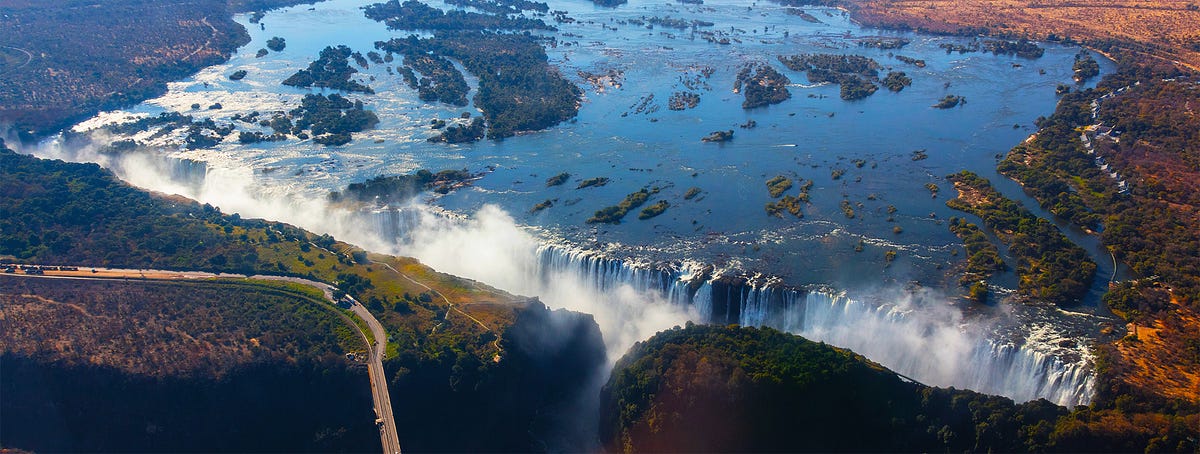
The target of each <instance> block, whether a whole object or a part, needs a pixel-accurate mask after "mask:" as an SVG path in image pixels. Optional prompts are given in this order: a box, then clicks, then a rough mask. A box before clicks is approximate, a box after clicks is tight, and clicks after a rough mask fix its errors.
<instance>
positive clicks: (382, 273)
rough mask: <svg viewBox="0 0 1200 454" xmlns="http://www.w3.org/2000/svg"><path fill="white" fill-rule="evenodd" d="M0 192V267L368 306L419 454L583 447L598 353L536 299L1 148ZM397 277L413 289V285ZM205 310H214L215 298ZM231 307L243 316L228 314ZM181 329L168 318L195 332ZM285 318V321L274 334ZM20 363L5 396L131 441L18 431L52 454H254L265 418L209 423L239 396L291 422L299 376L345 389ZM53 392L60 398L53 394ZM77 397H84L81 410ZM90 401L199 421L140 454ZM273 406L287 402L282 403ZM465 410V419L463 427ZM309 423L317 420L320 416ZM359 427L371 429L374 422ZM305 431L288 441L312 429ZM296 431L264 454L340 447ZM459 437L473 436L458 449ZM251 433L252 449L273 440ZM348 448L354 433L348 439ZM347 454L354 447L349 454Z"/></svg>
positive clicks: (304, 341) (257, 375)
mask: <svg viewBox="0 0 1200 454" xmlns="http://www.w3.org/2000/svg"><path fill="white" fill-rule="evenodd" d="M0 189H2V190H0V214H2V215H3V216H0V255H11V256H15V258H16V259H18V260H19V261H24V262H35V263H42V264H69V265H75V266H113V267H117V266H120V267H128V268H139V269H147V268H155V269H185V270H207V271H214V272H216V271H225V272H235V273H266V274H276V275H293V276H303V277H306V278H309V279H313V280H318V281H323V282H328V283H332V284H335V285H338V286H339V287H341V290H342V291H345V292H346V293H350V294H351V295H353V296H354V297H355V298H356V299H358V300H359V301H362V302H363V303H364V304H365V305H366V306H367V307H368V308H369V309H370V310H371V312H372V314H374V315H375V316H376V318H378V319H379V320H380V321H381V323H383V325H384V327H385V329H386V330H387V332H388V339H386V342H387V345H388V359H387V360H386V361H385V363H384V367H385V369H386V370H387V374H388V376H389V377H392V380H391V382H390V384H389V387H390V388H391V393H392V394H391V395H392V397H393V399H395V401H396V402H397V403H398V405H404V406H405V408H408V409H413V411H411V412H404V413H398V415H407V416H400V418H399V419H398V420H397V423H398V426H399V427H400V430H401V438H402V439H403V440H405V443H406V446H411V447H412V449H417V450H430V449H435V448H438V449H446V450H451V451H492V450H507V451H530V450H535V449H540V448H538V446H541V445H540V443H541V442H540V441H539V440H543V439H545V434H549V433H554V434H556V436H559V435H561V436H562V437H564V438H570V437H571V436H579V435H578V434H576V435H569V434H571V430H574V429H578V428H579V427H580V426H579V423H578V422H577V420H576V419H574V418H577V417H578V412H576V411H572V409H573V408H578V407H577V405H581V404H580V403H579V402H578V401H577V399H579V398H580V396H583V394H582V393H581V391H582V389H585V388H584V387H587V386H590V385H589V384H588V383H589V380H593V379H595V377H598V376H599V373H598V368H600V367H604V361H605V360H604V358H605V355H604V345H603V341H602V339H601V337H600V334H599V328H598V326H597V325H596V324H595V322H594V321H593V320H592V319H591V317H590V316H583V315H579V314H574V313H570V312H566V311H549V310H548V309H546V307H545V306H543V305H541V304H540V303H536V300H533V301H530V300H527V299H522V298H519V297H515V296H513V295H510V294H507V293H504V292H501V291H498V290H495V289H491V288H488V287H487V286H485V285H483V284H481V283H478V282H473V281H467V280H464V279H461V278H457V277H454V276H449V275H445V274H441V273H437V272H435V271H433V270H431V269H429V268H427V267H425V266H423V265H421V264H420V263H419V262H417V261H416V260H414V259H408V258H402V257H390V256H382V255H374V254H367V253H366V252H364V251H361V250H358V249H356V248H354V247H353V246H350V245H348V244H344V243H340V242H337V241H336V240H335V239H334V238H332V237H330V236H328V235H315V234H312V233H309V232H305V231H303V230H300V229H298V228H295V227H292V226H289V225H286V224H281V223H276V222H266V221H261V220H246V219H242V218H240V217H239V216H237V215H236V214H235V215H224V214H222V213H221V212H220V210H219V209H218V208H216V207H212V206H208V205H200V204H198V203H196V202H193V201H190V200H186V199H181V198H179V197H163V196H156V195H152V194H150V193H147V192H145V191H142V190H139V189H136V188H133V187H132V186H129V185H127V184H125V183H123V182H121V181H120V180H118V179H117V178H116V177H115V176H113V175H112V173H110V172H108V171H106V170H103V169H101V168H100V167H99V166H96V165H95V164H74V163H65V162H62V161H53V160H42V159H37V158H34V157H31V156H25V155H19V154H16V153H14V152H12V151H10V150H8V149H6V148H3V146H2V145H0ZM9 260H12V259H9ZM400 273H404V276H413V279H420V282H421V284H417V283H416V282H413V281H411V280H408V279H406V278H404V277H402V276H401V274H400ZM0 278H3V277H0ZM4 279H7V278H4ZM422 284H423V285H422ZM424 285H428V286H429V287H424ZM430 288H432V289H434V290H436V291H437V292H438V293H439V294H440V295H442V296H444V297H445V298H447V299H448V300H449V301H453V302H454V303H455V306H454V309H453V310H451V309H450V307H449V306H448V305H447V302H446V301H445V300H442V299H441V298H434V297H431V294H430V290H429V289H430ZM214 291H215V290H214ZM192 293H196V294H200V295H207V293H203V292H192ZM168 295H169V294H168ZM210 296H211V295H210ZM231 298H232V297H231ZM256 300H259V301H265V300H262V299H256ZM212 301H223V299H222V298H216V297H214V299H213V300H212ZM6 307H7V306H6ZM5 310H7V309H5ZM221 310H226V309H224V308H223V309H221ZM228 310H236V307H231V308H228ZM289 311H291V312H296V316H298V317H302V316H304V315H303V314H304V311H300V310H296V309H289ZM207 313H208V315H216V314H219V313H221V312H220V311H208V312H207ZM468 315H469V316H471V317H474V319H477V320H481V322H482V323H483V325H482V326H481V325H480V324H477V323H475V322H474V321H473V320H472V319H468V318H467V316H468ZM189 317H190V316H188V317H183V316H180V317H177V318H180V319H185V320H193V319H192V318H189ZM229 317H230V318H231V319H233V320H240V321H239V322H238V323H239V325H238V326H239V329H241V330H243V331H241V333H243V334H252V333H255V332H257V331H255V330H256V329H258V327H261V326H265V325H261V323H262V322H261V321H258V319H257V318H256V316H255V315H254V314H253V313H238V314H229ZM247 317H248V318H247ZM218 319H219V318H201V319H195V320H194V323H198V325H194V326H200V327H203V326H206V325H204V323H213V322H215V321H216V320H218ZM288 320H290V319H289V318H283V319H280V320H277V321H276V322H273V323H285V322H288ZM188 323H192V322H188ZM288 323H290V322H288ZM189 329H191V328H189ZM197 329H201V328H197ZM263 329H266V328H263ZM556 329H564V330H566V331H565V332H567V333H568V334H564V335H562V336H545V335H544V334H545V333H546V332H549V331H553V330H556ZM3 332H6V333H7V332H11V331H8V330H6V331H3ZM336 332H337V330H334V333H336ZM293 335H295V336H301V335H300V334H298V333H296V332H292V333H291V334H289V335H288V337H287V338H280V339H278V341H279V343H278V344H276V345H278V346H280V347H281V348H282V351H283V352H295V354H303V352H306V351H310V350H312V349H314V348H316V349H320V348H321V347H318V346H317V345H316V343H319V342H324V341H321V340H320V339H329V336H328V333H327V332H320V333H318V332H314V331H310V330H307V329H305V330H304V334H303V335H302V336H301V337H292V336H293ZM265 336H266V335H264V336H260V342H263V341H265ZM272 339H274V338H272ZM215 340H216V339H215V338H214V341H215ZM551 340H552V342H551ZM497 341H498V342H497ZM38 345H39V346H44V345H45V344H42V343H39V344H38ZM497 347H499V348H497ZM312 351H318V350H312ZM13 358H14V359H11V360H10V359H9V357H5V359H4V361H5V364H6V367H5V368H4V369H3V371H0V373H3V374H8V373H21V374H25V375H22V376H21V377H16V378H14V377H11V376H7V375H6V376H5V377H4V378H5V379H4V380H3V386H20V387H21V388H22V389H38V388H37V387H36V386H33V384H31V383H30V382H29V381H28V377H37V376H41V377H46V378H45V379H44V380H43V383H42V385H44V386H47V387H52V388H51V389H52V392H57V393H58V394H59V395H62V396H68V397H69V398H71V399H74V400H77V401H78V400H79V399H82V402H88V404H87V405H88V406H87V407H86V408H88V410H87V412H91V411H92V410H91V409H92V408H95V409H97V410H96V411H97V412H100V413H98V414H96V416H94V417H93V416H92V415H93V413H88V414H86V415H83V416H84V419H82V420H80V422H78V423H76V422H70V423H71V424H85V425H86V426H87V427H88V429H87V430H85V431H83V432H81V433H88V434H97V435H96V436H98V437H99V436H106V435H104V434H108V433H113V434H116V435H115V436H116V437H117V438H119V439H118V440H117V442H118V443H129V444H111V443H110V441H111V440H109V441H105V440H107V439H104V440H99V441H97V440H91V439H89V440H85V441H81V442H75V443H74V444H71V441H70V440H68V439H65V438H62V437H53V436H50V435H46V434H44V433H43V432H38V431H30V432H22V433H29V434H31V436H33V437H35V438H38V439H39V440H49V441H61V442H63V443H64V444H62V445H40V444H39V445H30V446H49V447H47V448H45V449H47V450H54V449H66V450H72V447H75V446H80V447H82V448H80V449H85V450H86V449H96V450H105V451H107V450H124V449H126V448H123V447H124V446H132V447H129V448H127V449H135V450H138V449H140V450H176V449H173V447H176V445H175V444H171V443H183V444H186V445H187V446H213V448H212V449H214V450H255V449H261V448H256V446H259V445H257V444H251V443H250V442H247V443H243V441H245V438H239V437H241V435H240V434H242V433H244V432H240V431H241V430H245V429H247V428H258V427H261V426H262V420H263V419H264V418H262V417H257V416H256V415H260V414H261V413H259V412H258V407H254V408H253V409H250V408H245V409H246V410H247V411H246V412H245V415H246V416H247V417H254V418H256V421H257V422H256V423H254V424H251V423H249V422H246V423H244V424H240V425H237V426H235V427H229V426H222V425H221V424H223V423H237V422H239V421H242V420H241V419H237V418H231V417H217V416H214V415H220V414H224V413H225V412H224V411H222V410H221V408H223V407H221V406H223V405H227V404H228V402H230V401H232V402H238V403H240V404H244V402H243V400H246V399H248V398H246V397H240V396H243V395H244V393H245V392H247V390H257V389H262V388H269V387H271V386H272V384H274V385H277V388H278V389H279V391H280V394H279V396H274V395H272V396H266V397H264V399H263V400H261V401H256V403H261V404H262V406H263V408H266V409H274V410H276V411H279V410H280V409H284V410H283V411H284V412H285V413H287V414H289V415H295V416H305V415H308V414H309V412H307V411H299V410H286V409H289V408H293V406H294V405H296V403H298V402H304V400H296V396H306V395H310V394H312V393H313V392H314V391H312V390H311V389H310V388H304V387H303V386H301V385H299V384H298V385H296V386H292V385H291V382H290V381H289V380H292V379H293V378H295V377H301V378H300V379H301V380H310V381H311V382H312V383H318V384H319V383H322V382H321V380H333V381H336V380H340V378H338V377H335V376H331V375H328V374H324V375H322V374H316V375H313V374H310V373H308V372H304V370H306V369H304V368H303V367H301V369H300V371H299V372H298V375H297V372H294V370H293V369H291V368H288V367H279V366H276V365H270V366H263V367H257V366H255V367H252V368H250V369H248V370H246V371H244V372H239V373H233V374H231V375H230V376H229V378H228V380H227V381H225V382H220V383H218V384H217V385H212V384H210V382H208V381H201V382H198V383H197V382H190V381H185V382H183V383H180V384H178V385H174V384H172V383H173V382H172V381H170V380H168V381H167V382H166V383H165V384H164V383H162V382H161V381H160V380H157V379H146V378H139V377H132V378H131V377H129V376H127V375H126V374H123V373H121V372H115V371H112V370H110V369H107V368H103V367H94V366H82V367H74V366H66V365H53V364H47V363H43V362H40V361H37V360H27V359H22V358H21V357H13ZM501 359H502V360H501ZM8 365H13V367H8ZM14 371H15V372H14ZM22 377H24V378H22ZM359 377H361V376H359ZM17 378H21V379H20V380H18V379H17ZM243 378H244V379H243ZM356 380H357V379H356ZM364 380H365V378H364ZM306 383H308V382H306ZM80 384H82V385H80ZM77 385H80V386H83V387H80V386H77ZM338 386H342V387H349V385H344V384H341V385H338ZM14 389H16V388H14ZM58 389H64V390H67V391H69V392H66V391H53V390H58ZM82 390H87V391H86V392H87V393H90V394H87V395H84V396H82V397H76V396H79V392H80V391H82ZM4 391H5V395H12V394H9V392H10V390H9V389H7V388H6V389H5V390H4ZM14 392H15V391H14ZM96 392H103V393H107V395H108V396H114V395H122V394H121V393H131V392H132V393H134V394H135V395H134V397H132V398H131V399H130V401H129V404H128V406H126V407H124V408H127V409H129V410H130V411H142V410H140V409H144V408H152V409H153V408H158V410H153V411H151V410H146V414H151V415H158V414H162V413H164V412H162V411H161V410H162V409H163V408H167V409H171V411H169V412H166V413H167V414H168V415H170V416H169V417H168V416H164V418H173V419H169V421H178V420H183V421H191V422H190V423H189V422H184V423H178V424H177V423H174V422H172V424H171V427H172V429H171V430H164V432H163V433H164V434H174V433H176V432H173V430H174V429H173V428H175V427H189V426H188V424H195V427H194V429H195V430H194V431H193V432H189V434H186V435H182V436H178V437H173V438H171V437H166V436H164V438H163V440H166V441H161V442H156V443H157V444H145V445H142V444H138V443H141V442H142V440H143V438H139V437H138V436H134V435H130V436H128V437H125V436H123V435H121V434H126V433H129V432H126V429H127V428H126V427H124V426H122V425H121V424H124V422H127V421H128V422H132V421H139V420H137V419H136V418H128V417H126V416H124V415H123V414H114V413H112V412H113V411H120V409H116V410H114V409H113V408H111V407H112V406H111V400H110V399H108V398H106V399H105V400H104V401H103V402H101V403H94V404H93V402H94V398H95V393H96ZM353 392H354V393H361V394H359V395H365V394H366V393H367V392H368V387H367V386H366V384H365V383H358V382H356V383H355V384H354V385H353ZM17 394H20V393H17ZM22 396H29V397H30V399H32V400H30V401H25V400H18V399H4V400H3V401H2V402H0V404H2V405H13V406H16V407H17V408H32V407H30V406H36V405H40V404H38V402H42V401H43V400H45V398H46V397H45V396H46V395H45V394H36V393H30V394H22ZM89 396H90V397H89ZM212 396H220V398H217V397H212ZM321 396H339V397H338V402H340V404H342V405H344V404H349V402H346V401H345V398H344V397H341V394H333V393H322V394H321ZM277 397H279V398H285V399H286V400H284V401H280V400H279V399H277ZM225 398H230V399H231V400H225ZM88 399H93V400H88ZM180 399H182V401H181V400H180ZM366 401H367V402H368V404H367V405H366V406H363V407H361V408H362V409H365V410H366V411H367V412H368V415H369V412H370V407H369V398H367V399H366ZM162 405H167V406H166V407H163V406H162ZM155 406H157V407H155ZM243 407H245V405H243ZM6 408H8V407H6ZM39 408H43V409H44V407H39ZM80 408H84V407H80ZM177 408H195V409H196V412H194V413H191V412H177V411H174V409H177ZM309 408H311V407H309ZM356 408H357V407H356ZM251 410H253V411H251ZM40 411H44V410H38V409H35V410H31V413H30V414H40V413H38V412H40ZM463 412H466V413H467V414H471V415H474V416H473V417H472V418H463V417H462V415H463V414H464V413H463ZM235 413H236V412H235ZM312 416H314V417H322V415H319V414H318V415H312ZM49 417H53V415H50V416H49ZM331 417H332V416H331ZM189 418H191V419H189ZM37 421H42V420H40V419H39V420H37ZM366 421H367V422H368V423H369V421H370V419H369V418H368V419H366ZM451 421H453V424H451ZM10 422H13V419H12V418H5V419H4V424H9V423H10ZM213 425H217V426H215V427H217V428H216V429H213V431H216V432H221V431H224V433H230V434H235V435H236V436H228V437H226V438H220V437H212V439H210V440H205V441H204V442H194V441H193V438H191V437H193V436H196V435H198V434H205V433H212V432H205V430H207V428H209V427H214V426H213ZM560 425H568V426H569V427H560ZM39 427H40V428H39V429H38V430H45V428H47V427H49V428H57V427H59V426H57V425H53V424H51V425H48V426H39ZM146 427H147V425H146V424H145V423H144V420H142V423H141V424H138V425H136V427H133V429H136V430H143V431H144V430H145V428H146ZM307 427H308V426H297V427H293V428H290V429H296V430H307ZM367 427H368V428H369V430H370V433H371V435H370V438H371V439H373V440H378V438H377V435H375V431H374V428H371V427H370V426H369V425H368V426H367ZM9 433H12V432H10V431H8V430H5V431H4V434H5V438H4V441H6V446H8V444H7V440H9V438H8V434H9ZM254 433H258V432H257V431H255V432H254ZM292 433H293V432H289V431H287V430H281V431H280V432H279V434H281V435H280V436H284V437H289V438H288V440H287V441H286V442H281V443H279V444H277V445H272V446H285V447H291V449H293V450H320V451H327V450H330V449H331V448H330V447H329V446H328V445H324V444H320V443H335V442H336V440H337V439H336V437H337V436H338V433H341V432H339V431H337V430H336V428H335V430H334V431H333V432H330V433H325V432H322V433H323V434H324V435H322V434H318V436H317V437H316V438H313V437H312V436H310V435H308V434H305V435H300V436H293V435H290V434H292ZM39 434H41V435H39ZM463 434H470V435H471V436H464V437H455V436H453V435H463ZM259 435H260V436H259V437H258V438H254V439H252V440H251V442H257V443H261V442H265V441H270V440H274V438H270V437H262V436H261V434H259ZM346 436H352V435H351V434H349V433H347V434H346ZM329 437H335V438H329ZM155 439H157V438H155ZM255 440H257V441H255ZM309 440H315V441H312V442H311V443H313V444H311V445H309V444H305V443H309ZM322 440H325V441H322ZM106 443H107V444H106ZM564 443H567V442H565V441H564ZM586 443H587V440H586V439H584V440H580V439H571V440H570V442H569V443H568V446H582V445H584V444H586ZM56 446H57V447H58V448H55V447H56ZM139 446H140V447H139ZM306 446H310V447H306ZM339 446H340V445H339ZM346 446H349V447H350V449H354V446H355V445H352V444H348V445H346ZM87 447H95V448H87ZM178 449H183V448H182V447H179V448H178ZM564 449H565V448H564ZM364 450H365V448H364Z"/></svg>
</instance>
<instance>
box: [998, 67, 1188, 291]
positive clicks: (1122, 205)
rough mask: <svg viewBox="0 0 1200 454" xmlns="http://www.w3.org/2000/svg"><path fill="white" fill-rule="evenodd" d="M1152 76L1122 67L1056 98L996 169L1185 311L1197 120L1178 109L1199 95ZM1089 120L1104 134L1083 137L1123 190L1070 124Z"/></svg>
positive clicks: (1151, 72) (1079, 124)
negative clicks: (1157, 284) (1156, 280)
mask: <svg viewBox="0 0 1200 454" xmlns="http://www.w3.org/2000/svg"><path fill="white" fill-rule="evenodd" d="M1162 79H1163V74H1162V73H1160V72H1156V70H1153V69H1141V70H1139V69H1136V68H1128V69H1125V70H1123V72H1122V73H1120V74H1115V75H1111V76H1109V77H1108V78H1106V79H1105V81H1103V82H1102V83H1101V86H1100V87H1098V88H1097V89H1092V90H1085V91H1079V92H1075V93H1071V94H1068V95H1065V96H1064V97H1063V98H1062V100H1061V101H1060V103H1059V106H1058V108H1057V109H1056V110H1055V113H1054V114H1053V115H1052V116H1050V117H1049V118H1046V119H1043V120H1042V121H1041V122H1040V126H1041V132H1039V133H1038V135H1037V137H1036V139H1035V140H1033V141H1031V142H1029V143H1026V144H1023V145H1020V146H1018V147H1016V148H1014V149H1013V150H1012V151H1011V152H1010V153H1009V155H1008V157H1007V158H1006V159H1005V160H1004V161H1003V162H1002V163H1001V164H1000V167H999V169H1000V171H1001V172H1002V173H1004V174H1005V175H1007V176H1009V177H1012V178H1014V179H1016V180H1017V181H1020V182H1021V184H1022V185H1023V186H1024V187H1025V188H1026V190H1028V191H1029V192H1030V193H1031V194H1032V195H1033V196H1034V197H1035V198H1037V200H1038V202H1039V203H1040V204H1041V205H1042V206H1043V207H1046V208H1047V209H1049V210H1050V211H1051V212H1053V213H1054V214H1055V215H1057V216H1060V217H1062V218H1063V219H1067V220H1070V221H1071V222H1073V223H1075V224H1077V225H1079V226H1081V227H1084V228H1087V229H1091V230H1096V231H1099V232H1100V238H1101V239H1102V240H1103V242H1104V244H1105V245H1106V246H1108V247H1109V248H1110V249H1111V250H1112V251H1113V253H1114V254H1115V255H1116V256H1117V257H1118V258H1119V259H1121V260H1122V261H1124V262H1125V263H1127V264H1129V266H1130V267H1132V268H1133V270H1134V271H1135V272H1136V273H1137V274H1138V275H1140V276H1160V277H1161V278H1162V279H1163V281H1165V282H1166V283H1167V284H1168V285H1169V286H1170V287H1172V288H1173V289H1174V290H1175V291H1174V295H1175V296H1176V297H1177V298H1179V299H1180V300H1181V301H1183V302H1184V303H1187V304H1193V307H1194V308H1195V307H1196V306H1195V304H1196V302H1200V238H1198V237H1197V235H1196V232H1197V231H1200V221H1198V220H1197V219H1200V218H1197V215H1196V214H1197V213H1200V196H1197V194H1200V183H1198V182H1200V146H1198V145H1197V144H1198V143H1200V120H1197V119H1196V118H1195V117H1194V116H1192V115H1190V114H1188V113H1187V107H1186V106H1187V105H1188V104H1189V103H1197V102H1200V93H1198V92H1197V90H1196V89H1195V88H1194V85H1190V84H1187V83H1179V82H1168V81H1164V80H1162ZM1134 82H1141V83H1140V84H1137V85H1136V86H1135V85H1133V84H1134ZM1127 86H1128V87H1130V88H1128V89H1126V90H1125V91H1124V93H1123V94H1121V95H1118V96H1111V97H1110V98H1108V99H1106V100H1104V101H1103V102H1102V103H1099V108H1098V109H1097V117H1098V118H1097V119H1096V120H1093V119H1092V118H1091V115H1090V110H1091V107H1090V103H1091V102H1092V100H1095V99H1098V98H1100V97H1101V96H1104V95H1106V94H1109V93H1113V92H1115V91H1116V90H1118V89H1120V88H1122V87H1127ZM1093 122H1097V123H1100V125H1101V127H1102V128H1104V129H1103V130H1106V131H1109V133H1108V134H1107V135H1096V136H1095V137H1094V138H1092V139H1090V140H1091V143H1092V144H1093V147H1094V148H1095V153H1096V155H1097V156H1099V157H1101V158H1103V159H1104V160H1105V161H1106V162H1107V163H1108V164H1110V165H1111V166H1112V168H1113V170H1115V171H1116V172H1117V175H1118V177H1119V178H1120V179H1121V180H1123V181H1126V182H1127V183H1128V186H1129V189H1128V190H1127V191H1122V190H1121V188H1120V187H1119V186H1118V184H1117V180H1115V179H1114V178H1113V177H1112V176H1111V175H1110V174H1108V173H1106V172H1104V171H1102V170H1101V169H1100V168H1099V167H1098V165H1097V163H1096V161H1095V157H1093V156H1089V155H1088V154H1086V153H1085V151H1086V148H1085V146H1084V144H1083V143H1082V141H1081V139H1080V133H1079V132H1077V130H1076V128H1079V127H1083V126H1088V125H1091V124H1093ZM1093 134H1094V133H1093ZM1113 137H1116V138H1119V140H1113V139H1112V138H1113Z"/></svg>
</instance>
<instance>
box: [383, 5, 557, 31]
mask: <svg viewBox="0 0 1200 454" xmlns="http://www.w3.org/2000/svg"><path fill="white" fill-rule="evenodd" d="M363 10H364V12H365V13H366V15H367V17H368V18H370V19H372V20H375V21H378V22H383V23H384V24H387V26H388V28H390V29H393V30H550V31H553V30H555V28H554V27H553V26H550V25H547V24H546V23H545V22H543V21H542V20H541V19H530V18H526V17H523V16H509V15H507V14H485V13H476V12H471V11H463V10H450V11H448V12H447V11H442V10H440V9H437V8H434V7H432V6H429V5H426V4H424V3H421V2H419V1H416V0H407V1H405V2H404V3H401V2H400V1H399V0H390V1H388V2H384V3H375V4H372V5H367V7H366V8H364V9H363Z"/></svg>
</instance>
